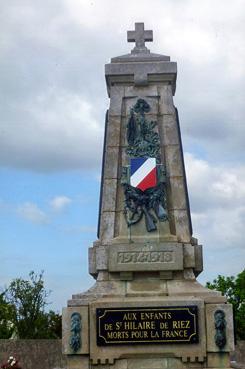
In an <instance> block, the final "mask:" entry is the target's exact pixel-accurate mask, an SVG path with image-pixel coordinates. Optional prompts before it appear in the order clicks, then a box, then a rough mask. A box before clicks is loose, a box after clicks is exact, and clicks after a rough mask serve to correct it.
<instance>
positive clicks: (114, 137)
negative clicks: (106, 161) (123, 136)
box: [106, 115, 121, 146]
mask: <svg viewBox="0 0 245 369" xmlns="http://www.w3.org/2000/svg"><path fill="white" fill-rule="evenodd" d="M120 132H121V117H120V116H114V115H109V121H108V125H107V135H106V145H108V146H119V145H120Z"/></svg>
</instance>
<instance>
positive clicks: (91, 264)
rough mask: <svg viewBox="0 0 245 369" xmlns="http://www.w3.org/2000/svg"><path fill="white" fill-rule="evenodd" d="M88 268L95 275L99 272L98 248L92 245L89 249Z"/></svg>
mask: <svg viewBox="0 0 245 369" xmlns="http://www.w3.org/2000/svg"><path fill="white" fill-rule="evenodd" d="M88 269H89V274H91V275H93V276H95V275H96V273H97V270H96V248H95V247H90V248H89V249H88Z"/></svg>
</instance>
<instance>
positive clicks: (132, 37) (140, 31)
mask: <svg viewBox="0 0 245 369" xmlns="http://www.w3.org/2000/svg"><path fill="white" fill-rule="evenodd" d="M127 36H128V42H135V47H134V49H133V50H132V53H140V52H149V50H148V49H147V47H146V46H145V42H149V41H153V32H152V31H145V29H144V23H135V31H128V32H127Z"/></svg>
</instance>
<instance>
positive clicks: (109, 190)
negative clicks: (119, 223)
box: [101, 178, 117, 212]
mask: <svg viewBox="0 0 245 369" xmlns="http://www.w3.org/2000/svg"><path fill="white" fill-rule="evenodd" d="M116 194H117V179H115V178H113V179H105V180H104V183H103V196H102V207H101V211H102V212H104V211H115V210H116Z"/></svg>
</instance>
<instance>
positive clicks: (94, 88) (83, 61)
mask: <svg viewBox="0 0 245 369" xmlns="http://www.w3.org/2000/svg"><path fill="white" fill-rule="evenodd" d="M153 4H154V5H153V6H152V11H150V12H149V3H148V1H146V0H141V1H134V2H132V1H129V0H125V2H123V3H119V4H118V3H117V4H115V1H112V0H106V1H103V0H101V1H93V2H88V1H83V0H64V1H57V0H54V1H52V4H50V2H48V1H45V0H44V1H42V2H41V1H36V2H35V3H34V2H33V1H30V0H25V1H22V2H21V5H20V4H19V3H18V2H6V3H5V4H4V6H3V7H2V9H1V10H2V13H3V15H4V16H3V19H2V23H1V29H2V35H3V37H2V44H1V53H2V56H1V65H0V67H1V70H2V73H1V88H2V92H1V98H2V101H3V104H2V110H1V112H0V113H1V120H2V126H1V132H0V158H1V160H0V165H2V166H9V167H14V168H25V169H30V170H33V171H42V172H52V171H62V170H69V169H70V170H73V169H97V168H98V167H99V166H100V162H101V153H102V141H103V124H104V114H105V111H106V109H107V107H108V101H107V96H106V88H105V82H104V72H103V67H104V64H105V63H106V62H108V61H109V59H110V57H113V56H117V55H120V54H124V53H126V52H128V51H129V50H130V49H131V48H132V46H133V45H129V44H127V42H126V30H127V29H132V28H133V27H134V22H135V21H145V26H146V28H147V29H150V28H151V29H153V31H154V43H153V44H149V47H150V48H151V49H152V51H154V52H158V53H164V54H168V55H170V56H171V58H172V60H176V61H177V62H178V68H179V74H178V86H177V93H176V98H175V101H176V105H177V107H178V108H179V113H180V121H181V128H182V132H183V141H184V146H185V149H186V150H188V151H189V152H194V150H193V148H194V149H196V147H199V149H200V150H202V152H203V153H204V154H205V155H206V157H207V158H208V159H209V160H211V158H212V159H213V160H217V161H220V160H225V161H236V160H240V161H241V160H244V156H245V154H244V148H243V147H244V142H243V141H244V139H243V138H244V136H245V125H244V124H242V123H241V122H243V121H244V116H245V108H244V104H243V102H244V98H245V96H244V91H245V72H244V67H243V60H244V58H245V46H244V42H243V39H244V36H245V35H244V12H242V11H241V10H242V9H243V2H242V1H241V0H235V1H234V2H233V4H232V8H231V7H230V2H228V0H222V1H221V0H217V1H216V2H215V4H213V1H211V0H207V1H205V2H202V3H201V4H199V3H197V2H196V1H194V0H187V1H175V2H173V1H170V0H166V1H162V0H153ZM153 9H154V10H153ZM156 9H157V11H156ZM113 13H115V14H118V13H120V21H118V17H113V16H111V14H113ZM162 14H164V22H163V21H162Z"/></svg>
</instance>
